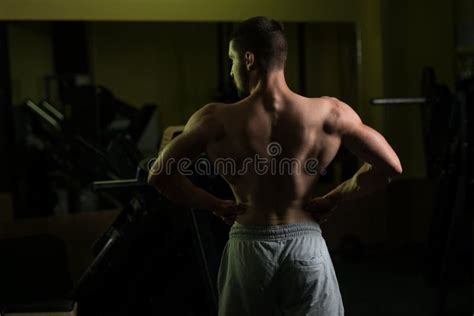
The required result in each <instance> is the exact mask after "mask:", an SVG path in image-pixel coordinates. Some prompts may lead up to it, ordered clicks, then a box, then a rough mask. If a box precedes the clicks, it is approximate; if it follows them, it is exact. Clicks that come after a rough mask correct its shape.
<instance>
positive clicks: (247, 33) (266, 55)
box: [231, 16, 288, 72]
mask: <svg viewBox="0 0 474 316" xmlns="http://www.w3.org/2000/svg"><path fill="white" fill-rule="evenodd" d="M231 41H233V44H234V48H235V50H236V51H237V53H238V54H239V55H242V54H243V53H245V52H246V51H250V52H252V53H254V54H255V59H256V63H257V65H258V66H259V67H260V68H261V69H262V70H263V71H264V72H267V71H269V70H272V69H282V68H283V67H284V66H285V63H286V56H287V54H288V43H287V41H286V37H285V34H284V28H283V24H282V23H280V22H278V21H276V20H274V19H272V18H269V17H264V16H256V17H252V18H250V19H247V20H245V21H243V22H241V23H239V24H238V25H237V26H236V28H235V29H234V32H233V34H232V36H231Z"/></svg>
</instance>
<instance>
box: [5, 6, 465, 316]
mask: <svg viewBox="0 0 474 316" xmlns="http://www.w3.org/2000/svg"><path fill="white" fill-rule="evenodd" d="M257 15H266V16H271V17H273V18H275V19H277V20H279V21H281V22H282V23H283V24H284V26H285V32H286V36H287V38H288V44H289V50H288V51H289V53H288V61H287V65H286V70H285V75H286V79H287V82H288V85H289V87H290V88H291V89H292V90H293V91H295V92H297V93H300V94H302V95H305V96H309V97H318V96H334V97H337V98H339V99H340V100H343V101H344V102H346V103H347V104H349V105H350V106H351V107H352V108H353V109H354V110H355V111H356V112H357V113H358V114H359V115H360V117H361V118H362V120H363V121H364V122H365V123H366V124H368V125H370V126H372V127H373V128H375V129H376V130H378V131H379V132H380V133H381V134H383V135H384V137H385V138H386V139H387V141H389V143H390V144H391V145H392V146H393V148H394V150H395V151H396V152H397V154H398V156H399V158H400V160H401V162H402V164H403V167H404V171H403V174H402V175H401V176H399V177H397V178H395V179H393V181H392V182H391V183H390V184H389V185H388V186H387V188H386V189H385V190H383V191H381V192H379V193H377V194H372V195H370V196H367V197H364V198H362V199H360V200H357V201H351V202H345V203H343V204H342V205H341V206H340V207H339V208H338V209H337V210H336V211H335V212H334V214H332V215H331V217H330V218H329V219H328V221H327V222H324V223H322V224H321V228H322V231H323V236H324V238H325V240H326V242H327V245H328V248H329V251H330V254H331V259H332V261H333V264H334V268H335V271H336V273H337V278H338V281H339V286H340V290H341V293H342V298H343V301H344V307H345V311H346V313H347V315H364V316H368V315H394V316H395V315H397V316H398V315H417V316H423V315H437V316H441V315H456V316H457V315H459V316H460V315H470V314H471V313H473V307H472V303H473V301H474V296H473V294H472V270H473V269H472V267H473V265H472V250H473V249H472V241H473V239H474V234H473V233H472V212H471V211H472V196H473V193H474V186H473V184H474V181H473V173H472V170H473V168H472V167H473V161H474V160H473V159H472V152H473V151H472V149H473V145H472V135H473V131H472V118H473V114H472V108H473V106H474V102H473V98H474V85H473V77H474V2H473V1H471V0H455V1H448V0H446V1H445V0H442V1H428V0H411V1H408V0H384V1H381V0H374V1H369V0H362V1H356V0H350V1H347V0H320V1H313V0H296V1H269V0H256V1H237V0H223V1H222V0H221V1H217V0H205V1H200V2H198V1H192V0H181V1H152V0H143V1H140V2H138V1H137V2H136V1H131V0H120V1H96V2H88V1H80V0H72V1H62V2H61V1H55V0H44V1H35V0H22V1H18V0H2V1H1V2H0V153H1V154H0V315H80V316H82V315H116V316H118V315H217V307H216V304H217V301H216V295H217V293H216V285H215V284H216V278H217V271H218V267H219V262H220V256H221V253H222V250H223V248H224V245H225V243H226V241H227V238H228V232H229V226H228V225H226V224H225V223H224V222H222V221H221V220H220V219H218V218H216V217H215V216H213V215H212V214H210V212H206V211H205V210H196V209H188V208H183V207H179V206H177V205H174V204H173V203H171V202H170V201H169V200H167V199H166V198H164V197H163V196H160V195H159V194H158V192H156V191H155V190H154V189H153V188H151V187H150V186H149V185H148V184H147V181H146V177H147V171H148V169H147V168H149V161H150V159H151V158H154V157H156V155H157V154H158V152H159V150H160V148H163V146H164V145H165V144H166V143H167V142H169V141H170V139H172V138H173V137H174V136H175V135H176V133H179V131H180V130H181V129H182V126H183V125H184V124H185V123H186V121H187V120H188V119H189V117H190V116H191V115H192V114H193V113H194V112H195V111H196V110H198V109H199V108H201V107H202V106H204V105H205V104H207V103H210V102H224V103H231V102H234V101H236V100H237V93H236V90H235V87H234V86H233V84H232V81H231V78H230V76H229V72H230V64H229V60H228V58H227V50H228V43H229V37H230V34H231V32H232V29H233V27H234V26H235V24H236V23H237V22H239V21H241V20H244V19H246V18H248V17H251V16H257ZM360 165H361V161H359V160H358V159H357V158H356V157H355V156H354V155H352V154H351V153H349V152H347V151H346V150H344V149H341V150H340V151H339V152H338V154H337V156H336V158H335V160H334V161H333V162H332V163H331V165H330V167H329V168H328V170H327V171H328V172H327V174H326V175H325V176H322V177H321V178H320V181H319V182H318V184H317V186H316V187H315V188H314V194H315V195H322V194H324V193H326V192H328V191H329V190H331V189H332V188H334V187H335V186H337V184H339V183H340V182H341V181H343V180H345V179H348V178H350V177H351V176H352V174H354V172H355V171H356V170H357V169H358V167H359V166H360ZM191 180H192V181H193V183H194V184H195V185H197V186H200V187H202V188H204V189H206V190H207V191H209V192H211V193H213V194H214V195H215V196H217V197H220V198H225V199H232V198H233V195H232V191H231V190H230V188H229V187H228V185H227V183H226V182H225V181H224V180H223V179H222V178H220V177H219V176H212V177H211V176H193V177H192V179H191Z"/></svg>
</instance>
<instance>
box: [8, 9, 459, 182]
mask: <svg viewBox="0 0 474 316" xmlns="http://www.w3.org/2000/svg"><path fill="white" fill-rule="evenodd" d="M259 14H262V15H271V16H273V17H275V18H276V19H279V20H282V21H283V22H289V21H306V22H322V21H326V22H339V21H345V22H353V23H355V27H356V31H357V51H358V56H357V61H358V64H357V69H358V80H357V83H356V84H357V85H358V87H357V95H358V102H356V103H357V104H353V106H354V107H355V108H357V110H358V111H359V113H360V114H361V116H362V118H363V120H364V121H365V122H367V123H368V124H370V125H372V126H374V127H375V128H376V129H378V130H379V131H381V132H382V133H383V134H384V135H385V136H386V137H387V139H388V140H389V141H390V142H391V143H392V144H393V146H394V147H395V149H396V150H397V152H399V153H400V157H401V159H402V162H403V165H404V167H405V173H404V176H405V177H423V176H424V174H425V166H424V153H423V150H422V138H421V122H420V113H419V109H418V107H417V106H407V107H400V108H389V107H383V108H382V107H378V108H377V107H372V106H369V104H368V100H369V99H370V98H373V97H378V96H383V95H401V94H403V95H416V94H418V93H419V78H420V71H421V68H422V66H423V65H425V64H429V65H432V66H434V67H435V69H436V71H437V74H438V78H439V81H441V82H445V83H448V84H449V85H450V86H451V87H452V85H453V79H454V65H453V58H454V55H453V54H454V52H453V49H454V35H453V33H454V30H453V25H454V22H453V3H452V2H451V1H435V2H432V1H428V0H413V1H408V0H401V1H395V0H386V1H380V0H359V1H355V0H352V1H343V0H337V1H334V0H332V1H329V0H319V1H314V0H298V1H286V0H279V1H273V0H262V1H250V0H246V1H236V0H225V1H222V0H220V1H218V0H205V1H200V2H197V1H187V0H166V1H154V0H141V1H133V2H132V1H126V0H119V1H112V0H106V1H105V0H103V1H96V2H85V1H60V0H45V1H41V2H38V1H35V0H4V1H2V2H0V19H3V20H18V19H21V20H77V19H79V20H88V21H94V20H104V21H106V20H107V21H143V22H139V23H131V24H130V23H127V24H122V23H103V22H94V23H91V24H90V25H89V28H88V31H89V34H90V35H91V39H92V42H91V58H92V59H93V73H94V76H95V80H96V82H97V83H103V84H105V85H110V86H114V87H117V89H115V88H114V92H115V93H117V94H118V96H119V97H123V98H124V100H125V101H127V102H130V103H133V104H135V105H138V106H139V105H141V104H142V103H145V102H155V103H158V104H159V105H160V106H162V107H163V108H162V111H163V122H162V123H163V125H168V124H175V123H182V121H183V118H184V117H187V116H189V114H190V113H191V112H192V111H193V110H194V109H196V108H197V107H199V106H201V105H202V104H204V103H206V102H207V101H208V100H209V98H210V97H212V93H213V90H214V88H215V86H214V85H215V79H216V69H215V56H214V54H212V53H211V54H209V53H206V54H204V53H203V52H204V47H206V46H208V47H207V48H206V49H209V47H211V48H215V44H214V43H215V28H214V27H213V26H212V25H211V24H207V23H204V24H193V25H195V26H196V28H191V30H190V31H188V29H186V25H182V26H179V27H178V26H172V24H170V25H168V26H166V27H165V30H163V28H162V27H158V25H159V24H153V23H149V22H151V21H207V22H211V21H238V20H241V19H243V18H246V17H248V16H253V15H259ZM35 24H36V25H37V26H38V27H34V28H30V29H27V30H25V29H23V27H22V26H21V27H20V28H18V27H16V26H15V25H13V26H12V27H11V35H12V36H11V38H15V39H14V40H13V39H10V42H11V44H10V51H11V56H13V57H12V78H13V89H14V91H13V95H14V101H18V100H19V96H21V95H25V91H27V92H28V93H27V94H28V95H30V96H32V97H35V96H38V97H39V96H41V95H40V94H41V90H42V88H43V87H41V76H42V74H49V73H50V71H51V69H52V66H51V65H52V60H51V49H50V47H51V46H50V43H49V41H50V38H48V36H47V28H48V26H47V24H46V25H45V26H41V25H40V24H41V23H35ZM295 32H296V30H295V29H289V34H295ZM187 33H190V35H191V36H188V37H186V35H187ZM198 35H199V36H198ZM290 37H291V36H290ZM182 39H187V41H183V40H182ZM200 41H202V45H199V43H198V42H200ZM32 43H34V45H32ZM161 44H163V45H161ZM134 47H140V48H143V49H142V50H139V51H134ZM295 48H296V42H295V40H294V37H293V38H292V39H290V57H289V68H288V70H287V75H288V78H289V79H288V81H289V84H290V86H291V85H293V88H294V89H297V88H298V81H297V79H298V75H297V68H296V65H297V56H296V55H291V54H292V52H291V50H294V49H295ZM327 57H329V56H327ZM23 59H24V60H26V62H25V63H23V61H22V60H23ZM125 61H126V62H125ZM115 62H120V66H121V67H118V68H117V67H116V66H114V63H115ZM159 70H162V71H161V72H159ZM27 73H28V74H29V76H30V77H29V79H21V78H26V77H27ZM40 73H41V74H40ZM165 73H166V74H165ZM203 73H204V74H205V78H202V74H203ZM123 74H125V75H126V76H128V77H130V79H129V80H128V81H122V80H121V78H123ZM137 76H141V77H143V78H144V79H145V81H146V84H140V83H138V82H134V81H133V78H134V77H135V78H136V77H137ZM20 81H21V82H20ZM23 81H24V82H23ZM164 82H167V83H169V82H171V85H170V86H171V88H169V89H166V90H163V89H161V90H160V89H159V87H160V86H161V85H162V84H163V83H164ZM322 84H324V83H322ZM194 87H196V89H195V88H194ZM316 90H317V89H316ZM323 91H324V89H323ZM327 91H329V92H331V90H330V89H328V90H327ZM309 92H310V93H311V90H310V91H309ZM316 92H317V91H316ZM173 100H174V101H173ZM170 110H172V111H170ZM401 127H403V128H401Z"/></svg>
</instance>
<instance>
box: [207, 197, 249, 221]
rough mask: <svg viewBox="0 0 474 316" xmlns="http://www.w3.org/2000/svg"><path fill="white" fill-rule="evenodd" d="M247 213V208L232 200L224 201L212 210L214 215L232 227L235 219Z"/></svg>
mask: <svg viewBox="0 0 474 316" xmlns="http://www.w3.org/2000/svg"><path fill="white" fill-rule="evenodd" d="M245 211H246V209H245V206H243V205H242V204H237V203H236V202H235V201H232V200H222V201H220V202H219V203H218V204H217V205H216V206H215V207H214V208H213V209H212V213H213V214H214V215H216V216H217V217H219V218H220V219H222V220H223V221H224V222H225V223H226V224H228V225H232V224H233V223H234V221H235V218H236V217H237V216H238V215H240V214H243V213H245Z"/></svg>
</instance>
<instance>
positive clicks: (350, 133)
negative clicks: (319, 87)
mask: <svg viewBox="0 0 474 316" xmlns="http://www.w3.org/2000/svg"><path fill="white" fill-rule="evenodd" d="M332 102H334V103H333V105H332V113H331V118H330V119H329V122H328V124H329V125H330V126H331V129H332V130H333V131H334V132H335V133H336V134H337V135H338V136H339V137H340V138H341V142H342V145H343V146H345V147H346V148H347V149H349V151H351V152H352V153H354V154H355V155H356V156H358V157H359V158H360V159H362V160H363V161H364V162H365V163H364V164H363V165H362V167H361V168H360V169H359V170H358V171H357V172H356V173H355V174H354V176H353V177H352V178H350V179H349V180H347V181H344V182H343V183H341V184H340V185H339V186H338V187H336V188H335V189H334V190H332V191H331V192H329V193H328V194H326V195H325V196H324V197H325V198H327V199H329V200H330V201H331V202H333V203H334V204H337V203H338V202H340V201H342V200H352V199H355V198H359V197H361V196H364V195H367V194H369V193H372V192H374V191H377V190H380V189H382V188H384V187H385V186H386V184H387V183H389V182H390V178H391V177H394V176H397V175H400V174H401V173H402V166H401V164H400V160H399V159H398V157H397V155H396V153H395V152H394V150H393V149H392V147H391V146H390V145H389V144H388V142H387V141H386V140H385V138H384V137H383V136H382V135H381V134H380V133H378V132H377V131H376V130H374V129H372V128H371V127H369V126H367V125H365V124H364V123H363V122H362V120H361V119H360V117H359V116H358V115H357V113H356V112H355V111H354V110H352V108H351V107H350V106H348V105H347V104H345V103H343V102H341V101H339V100H337V99H332Z"/></svg>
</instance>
